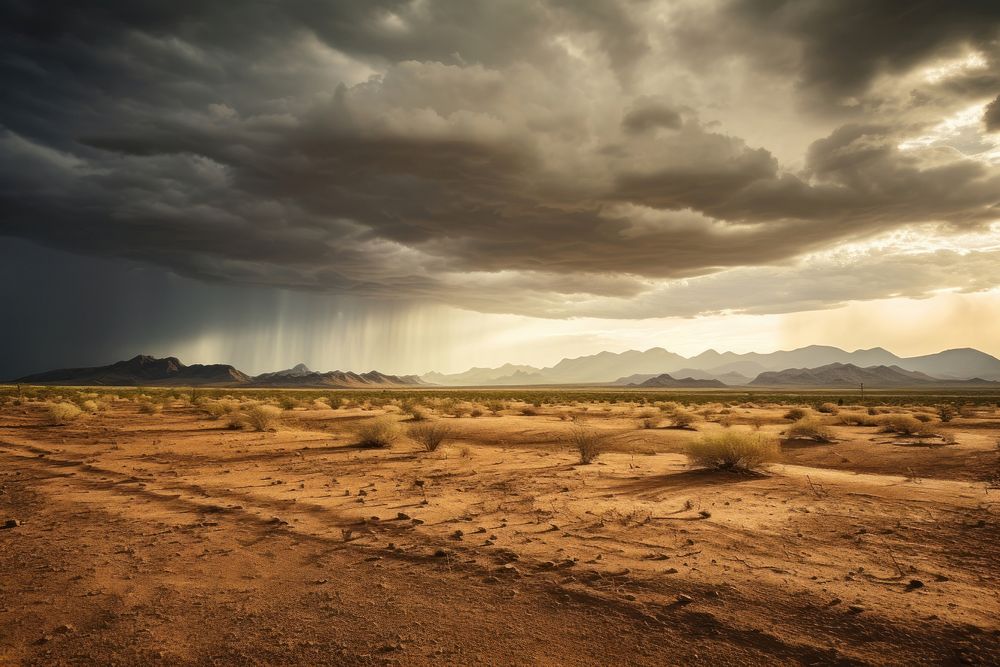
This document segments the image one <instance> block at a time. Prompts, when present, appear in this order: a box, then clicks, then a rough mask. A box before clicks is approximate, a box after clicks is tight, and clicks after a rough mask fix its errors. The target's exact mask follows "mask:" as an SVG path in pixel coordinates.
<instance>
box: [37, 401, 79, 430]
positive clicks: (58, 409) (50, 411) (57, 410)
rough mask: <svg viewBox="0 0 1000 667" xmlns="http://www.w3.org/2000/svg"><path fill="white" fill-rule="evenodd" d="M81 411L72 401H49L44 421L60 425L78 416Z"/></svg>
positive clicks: (52, 424)
mask: <svg viewBox="0 0 1000 667" xmlns="http://www.w3.org/2000/svg"><path fill="white" fill-rule="evenodd" d="M81 414H83V412H82V411H81V410H80V408H78V407H76V406H75V405H73V404H72V403H68V402H61V403H50V404H49V405H48V406H46V410H45V421H46V423H48V424H49V425H51V426H62V425H63V424H66V423H68V422H71V421H74V420H76V419H78V418H79V417H80V415H81Z"/></svg>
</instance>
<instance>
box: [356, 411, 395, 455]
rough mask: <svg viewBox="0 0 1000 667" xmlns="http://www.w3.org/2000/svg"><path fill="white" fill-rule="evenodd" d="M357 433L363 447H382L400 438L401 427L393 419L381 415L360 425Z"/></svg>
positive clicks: (390, 444) (388, 445) (359, 443)
mask: <svg viewBox="0 0 1000 667" xmlns="http://www.w3.org/2000/svg"><path fill="white" fill-rule="evenodd" d="M356 435H357V438H358V445H360V446H361V447H370V448H372V449H382V448H385V447H391V446H392V444H393V443H394V442H396V441H397V440H399V436H400V429H399V424H397V423H396V422H394V421H393V420H392V419H389V418H387V417H379V418H376V419H373V420H371V421H370V422H367V423H364V424H362V425H361V426H360V427H358V430H357V432H356Z"/></svg>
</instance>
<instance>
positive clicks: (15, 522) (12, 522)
mask: <svg viewBox="0 0 1000 667" xmlns="http://www.w3.org/2000/svg"><path fill="white" fill-rule="evenodd" d="M20 525H21V521H20V519H7V520H6V521H4V522H3V527H4V528H18V527H20Z"/></svg>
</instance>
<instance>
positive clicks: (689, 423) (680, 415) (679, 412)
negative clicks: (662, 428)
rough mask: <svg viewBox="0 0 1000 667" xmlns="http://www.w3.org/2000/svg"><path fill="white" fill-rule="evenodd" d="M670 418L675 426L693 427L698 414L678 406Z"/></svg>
mask: <svg viewBox="0 0 1000 667" xmlns="http://www.w3.org/2000/svg"><path fill="white" fill-rule="evenodd" d="M669 419H670V423H671V425H672V426H674V427H675V428H693V427H694V423H695V422H696V421H698V416H697V415H695V414H694V413H693V412H690V411H688V410H685V409H683V408H677V409H675V410H674V411H673V412H671V413H670V417H669Z"/></svg>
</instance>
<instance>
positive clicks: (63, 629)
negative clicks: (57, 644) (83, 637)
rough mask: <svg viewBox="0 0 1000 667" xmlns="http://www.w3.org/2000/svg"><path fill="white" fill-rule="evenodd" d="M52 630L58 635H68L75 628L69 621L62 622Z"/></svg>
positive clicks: (74, 630)
mask: <svg viewBox="0 0 1000 667" xmlns="http://www.w3.org/2000/svg"><path fill="white" fill-rule="evenodd" d="M53 632H55V633H56V634H60V635H68V634H72V633H74V632H76V628H75V627H74V626H72V625H70V624H69V623H63V624H62V625H60V626H59V627H57V628H56V629H55V630H54V631H53Z"/></svg>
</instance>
